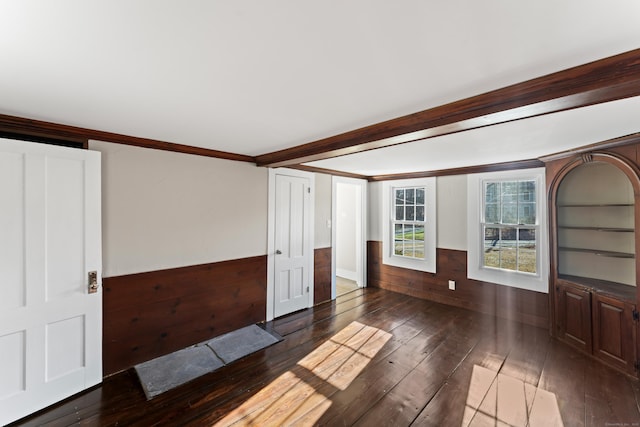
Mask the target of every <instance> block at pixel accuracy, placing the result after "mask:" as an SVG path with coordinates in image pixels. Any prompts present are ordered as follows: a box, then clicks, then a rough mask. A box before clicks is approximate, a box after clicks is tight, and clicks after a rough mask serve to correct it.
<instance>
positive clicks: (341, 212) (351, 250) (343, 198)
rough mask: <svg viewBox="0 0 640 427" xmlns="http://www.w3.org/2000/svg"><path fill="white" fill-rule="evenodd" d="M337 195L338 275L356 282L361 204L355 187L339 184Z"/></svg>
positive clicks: (336, 249) (336, 248)
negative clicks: (357, 238)
mask: <svg viewBox="0 0 640 427" xmlns="http://www.w3.org/2000/svg"><path fill="white" fill-rule="evenodd" d="M336 188H337V194H336V208H337V211H336V224H334V226H335V227H337V228H336V247H335V251H336V274H337V275H338V276H341V277H345V278H348V279H352V280H355V278H356V277H357V263H356V252H357V249H356V243H357V241H356V231H357V229H356V211H357V204H358V203H359V202H360V197H359V196H358V194H357V193H358V191H357V190H358V189H359V187H356V186H355V185H345V184H342V183H338V184H337V186H336Z"/></svg>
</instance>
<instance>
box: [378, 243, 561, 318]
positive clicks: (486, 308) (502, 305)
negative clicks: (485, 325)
mask: <svg viewBox="0 0 640 427" xmlns="http://www.w3.org/2000/svg"><path fill="white" fill-rule="evenodd" d="M367 250H368V254H367V256H368V262H367V277H368V284H369V286H373V287H377V288H382V289H387V290H390V291H395V292H400V293H403V294H405V295H411V296H413V297H417V298H421V299H427V300H431V301H436V302H440V303H443V304H448V305H453V306H456V307H462V308H467V309H470V310H474V311H478V312H481V313H487V314H493V315H495V316H498V317H503V318H507V319H511V320H516V321H519V322H523V323H526V324H529V325H534V326H539V327H544V328H548V327H549V299H548V295H547V294H543V293H540V292H533V291H528V290H524V289H517V288H510V287H508V286H500V285H496V284H494V283H486V282H480V281H477V280H471V279H468V278H467V252H466V251H457V250H451V249H438V250H437V253H436V257H437V260H436V263H437V264H436V270H437V273H435V274H433V273H425V272H422V271H415V270H408V269H405V268H399V267H392V266H389V265H384V264H383V263H382V242H378V241H369V242H367ZM449 280H455V281H456V290H455V291H451V290H449Z"/></svg>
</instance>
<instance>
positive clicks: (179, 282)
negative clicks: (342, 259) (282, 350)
mask: <svg viewBox="0 0 640 427" xmlns="http://www.w3.org/2000/svg"><path fill="white" fill-rule="evenodd" d="M329 259H330V257H329ZM266 280H267V257H266V256H257V257H251V258H242V259H237V260H231V261H223V262H217V263H212V264H202V265H196V266H189V267H181V268H174V269H169V270H159V271H152V272H148V273H139V274H130V275H125V276H117V277H106V278H104V279H103V287H104V298H103V301H104V302H103V304H104V323H103V329H104V331H103V363H104V367H103V371H104V374H105V376H106V375H109V374H113V373H115V372H118V371H121V370H124V369H127V368H129V367H131V366H133V365H135V364H137V363H140V362H144V361H147V360H150V359H153V358H155V357H158V356H162V355H164V354H168V353H171V352H173V351H176V350H178V349H181V348H184V347H188V346H189V345H192V344H195V343H198V342H201V341H204V340H207V339H209V338H212V337H215V336H218V335H220V334H223V333H226V332H229V331H231V330H234V329H238V328H241V327H244V326H247V325H250V324H253V323H257V322H260V321H264V320H265V314H266V297H267V295H266V294H267V291H266V290H267V283H266Z"/></svg>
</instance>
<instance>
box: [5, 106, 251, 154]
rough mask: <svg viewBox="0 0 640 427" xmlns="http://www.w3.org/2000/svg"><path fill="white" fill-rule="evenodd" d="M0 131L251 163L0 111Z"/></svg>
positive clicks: (205, 150)
mask: <svg viewBox="0 0 640 427" xmlns="http://www.w3.org/2000/svg"><path fill="white" fill-rule="evenodd" d="M0 131H2V132H6V133H11V134H15V135H35V136H40V137H46V138H53V139H59V140H67V141H80V142H81V141H87V140H89V139H95V140H99V141H105V142H113V143H116V144H125V145H133V146H136V147H143V148H152V149H156V150H164V151H173V152H176V153H183V154H195V155H198V156H205V157H215V158H218V159H226V160H235V161H239V162H249V163H255V158H254V157H251V156H245V155H243V154H235V153H228V152H226V151H218V150H210V149H208V148H200V147H193V146H190V145H183V144H175V143H173V142H165V141H159V140H155V139H149V138H138V137H135V136H129V135H122V134H118V133H112V132H105V131H101V130H94V129H87V128H81V127H76V126H68V125H62V124H57V123H52V122H45V121H41V120H33V119H27V118H23V117H16V116H9V115H6V114H0Z"/></svg>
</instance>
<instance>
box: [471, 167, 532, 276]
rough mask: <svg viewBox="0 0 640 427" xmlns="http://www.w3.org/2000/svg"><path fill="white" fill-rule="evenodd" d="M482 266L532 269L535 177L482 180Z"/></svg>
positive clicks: (521, 270) (525, 270)
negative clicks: (517, 179)
mask: <svg viewBox="0 0 640 427" xmlns="http://www.w3.org/2000/svg"><path fill="white" fill-rule="evenodd" d="M483 193H484V194H483V200H484V209H483V216H484V218H483V233H484V259H483V260H484V266H485V267H492V268H500V269H503V270H513V271H520V272H526V273H536V264H537V262H536V233H537V219H536V181H533V180H526V181H486V182H485V183H484V191H483Z"/></svg>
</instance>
